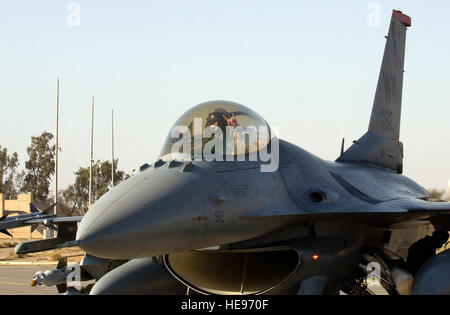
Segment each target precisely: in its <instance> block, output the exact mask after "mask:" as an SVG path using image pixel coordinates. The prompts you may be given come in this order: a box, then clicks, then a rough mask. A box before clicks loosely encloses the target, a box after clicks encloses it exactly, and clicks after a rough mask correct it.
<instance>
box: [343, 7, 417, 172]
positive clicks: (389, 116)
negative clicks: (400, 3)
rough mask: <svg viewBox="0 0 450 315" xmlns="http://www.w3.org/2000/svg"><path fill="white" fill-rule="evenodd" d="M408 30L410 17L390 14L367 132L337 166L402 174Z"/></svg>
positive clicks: (394, 12)
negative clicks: (361, 166) (348, 164)
mask: <svg viewBox="0 0 450 315" xmlns="http://www.w3.org/2000/svg"><path fill="white" fill-rule="evenodd" d="M410 26H411V18H410V17H409V16H407V15H405V14H403V13H402V12H401V11H396V10H394V11H393V13H392V19H391V24H390V27H389V35H388V37H387V42H386V48H385V51H384V56H383V62H382V64H381V71H380V76H379V79H378V86H377V91H376V93H375V100H374V103H373V108H372V115H371V117H370V124H369V130H368V132H367V133H366V134H365V135H364V136H362V138H361V139H359V140H358V141H356V142H355V144H354V145H352V146H351V147H350V148H349V149H348V150H347V151H346V152H345V153H344V154H342V155H341V157H339V158H338V159H337V161H338V162H355V163H364V164H371V165H375V166H379V167H383V168H387V169H391V170H394V171H396V172H398V173H402V172H403V144H402V143H401V142H400V141H399V139H400V117H401V109H402V92H403V72H404V63H405V46H406V30H407V27H410Z"/></svg>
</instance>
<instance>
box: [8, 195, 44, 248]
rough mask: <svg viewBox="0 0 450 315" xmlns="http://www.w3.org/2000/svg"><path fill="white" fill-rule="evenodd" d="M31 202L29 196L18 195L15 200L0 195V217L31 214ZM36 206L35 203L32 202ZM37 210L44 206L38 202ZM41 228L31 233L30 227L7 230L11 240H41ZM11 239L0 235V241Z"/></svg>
mask: <svg viewBox="0 0 450 315" xmlns="http://www.w3.org/2000/svg"><path fill="white" fill-rule="evenodd" d="M31 202H32V196H31V194H19V195H18V196H17V199H12V200H9V199H5V195H4V194H0V217H2V216H4V215H8V216H10V217H12V216H15V215H20V214H26V213H31V211H30V203H31ZM34 204H36V202H34ZM36 205H37V206H38V207H39V208H41V207H42V206H44V207H45V204H43V203H41V202H39V203H38V204H36ZM43 231H44V229H43V228H42V227H38V228H37V229H36V230H34V231H33V233H31V226H25V227H21V228H17V229H11V230H8V232H9V233H11V235H12V239H29V240H31V239H42V238H43V236H44V235H43ZM4 239H11V237H10V236H8V235H6V234H3V233H0V240H4Z"/></svg>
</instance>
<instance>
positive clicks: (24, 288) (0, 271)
mask: <svg viewBox="0 0 450 315" xmlns="http://www.w3.org/2000/svg"><path fill="white" fill-rule="evenodd" d="M55 266H56V265H55ZM52 268H54V267H53V266H51V265H43V266H37V265H31V266H7V265H3V266H0V295H55V294H58V291H56V288H55V287H45V286H38V287H32V286H31V285H30V281H31V279H32V278H33V275H34V274H35V273H36V272H37V271H40V270H41V271H44V270H48V269H52Z"/></svg>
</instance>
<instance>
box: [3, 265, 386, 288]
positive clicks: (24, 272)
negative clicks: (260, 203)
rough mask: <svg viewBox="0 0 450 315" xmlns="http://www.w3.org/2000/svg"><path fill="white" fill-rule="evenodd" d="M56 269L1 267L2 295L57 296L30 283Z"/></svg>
mask: <svg viewBox="0 0 450 315" xmlns="http://www.w3.org/2000/svg"><path fill="white" fill-rule="evenodd" d="M52 268H54V267H52V266H50V265H43V266H36V265H31V266H13V265H10V266H8V265H3V266H0V295H57V294H58V292H57V291H56V288H55V287H45V286H39V287H32V286H30V281H31V279H32V277H33V275H34V273H35V272H37V271H39V270H42V271H44V270H48V269H52ZM370 289H371V290H372V291H373V292H374V293H375V294H376V295H385V294H386V291H384V289H383V288H382V287H381V286H372V287H370Z"/></svg>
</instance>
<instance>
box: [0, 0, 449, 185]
mask: <svg viewBox="0 0 450 315" xmlns="http://www.w3.org/2000/svg"><path fill="white" fill-rule="evenodd" d="M373 2H374V3H375V7H379V8H380V11H379V12H380V16H379V17H380V23H378V25H377V23H376V22H375V23H373V20H371V21H372V23H368V22H367V19H368V16H369V15H370V14H373V13H376V12H375V11H374V9H370V10H368V8H369V7H370V8H374V6H373ZM70 3H71V1H64V0H40V1H37V0H27V1H24V0H21V1H5V0H3V1H1V2H0V21H1V26H2V27H0V51H1V55H0V71H1V74H0V109H1V112H0V145H2V146H3V147H7V148H8V150H9V151H10V152H13V151H17V152H18V153H19V158H20V161H21V167H24V163H25V160H26V159H27V154H26V147H27V146H28V145H29V144H30V137H31V136H32V135H39V134H40V133H42V132H43V131H44V130H46V131H50V132H54V129H55V88H56V78H60V79H61V105H60V145H61V147H62V153H61V154H60V183H61V185H60V186H61V187H62V188H64V187H65V186H67V185H68V184H70V183H71V182H72V181H73V180H74V174H73V173H74V172H75V171H76V170H77V168H78V167H79V166H88V164H89V145H90V144H89V139H90V138H89V137H90V136H89V134H90V99H91V97H92V96H93V95H95V97H96V112H95V140H94V141H95V148H94V155H95V158H96V159H102V160H105V159H109V158H110V146H111V140H110V128H111V122H110V116H111V109H114V110H115V116H116V120H115V126H116V129H115V133H116V156H117V157H118V158H119V167H120V168H121V169H123V170H125V171H127V172H130V171H131V170H132V169H134V168H137V167H139V166H140V165H142V164H144V163H146V162H149V163H151V162H153V161H154V160H155V159H156V158H157V156H158V154H159V152H160V149H161V147H162V144H163V141H164V138H165V136H166V134H167V133H168V131H169V129H170V127H171V125H172V124H173V123H174V122H175V120H176V119H177V118H178V117H179V116H180V115H181V114H182V113H183V112H185V111H186V110H187V109H188V108H190V107H191V106H194V105H196V104H199V103H202V102H204V101H209V100H216V99H225V100H230V101H235V102H238V103H241V104H244V105H246V106H249V107H251V108H252V109H254V110H255V111H257V112H259V113H260V114H261V115H262V116H263V117H265V118H266V119H267V120H268V121H269V123H271V124H272V125H274V126H275V125H276V126H279V128H280V137H281V138H283V139H285V140H288V141H291V142H293V143H295V144H297V145H299V146H301V147H303V148H305V149H306V150H308V151H311V152H312V153H314V154H316V155H318V156H319V157H321V158H324V159H328V160H334V159H335V158H336V157H337V156H338V154H339V150H340V141H341V138H342V137H345V138H346V140H347V145H349V144H350V143H351V141H352V140H353V139H357V138H359V137H360V136H361V135H362V134H364V133H365V131H366V130H367V127H368V122H369V117H370V112H371V107H372V102H373V98H374V93H375V88H376V83H377V80H378V74H379V68H380V64H381V59H382V54H383V51H384V44H385V38H384V35H386V34H387V30H388V24H389V20H390V16H391V12H392V9H393V8H396V9H402V10H403V11H404V13H406V14H408V15H410V16H411V17H412V20H413V27H412V28H411V29H410V30H409V31H408V37H407V53H406V65H405V68H406V75H405V85H404V99H403V115H402V129H401V140H402V142H403V143H404V148H405V161H404V164H405V175H407V176H409V177H411V178H413V179H414V180H416V181H418V182H419V183H420V184H421V185H423V186H424V187H426V188H432V187H436V188H440V189H445V188H447V183H448V180H449V179H450V123H449V119H450V19H449V16H450V2H449V1H448V0H433V1H422V0H391V1H356V0H346V1H344V0H341V1H338V0H322V1H300V0H295V1H294V0H283V1H275V0H164V1H162V0H159V1H155V0H153V1H149V0H145V1H144V0H143V1H138V0H133V1H111V0H109V1H100V0H89V1H88V0H80V1H78V2H77V3H78V4H79V7H80V9H81V10H80V15H79V17H80V19H79V22H80V23H79V26H77V23H76V22H77V20H76V19H69V21H70V23H68V22H67V19H68V17H69V18H73V17H74V15H73V14H75V13H76V9H74V7H75V8H76V5H75V6H73V5H72V6H69V8H71V10H68V9H67V8H68V5H69V4H70ZM375 10H376V9H375ZM74 24H75V25H74ZM374 24H375V25H374Z"/></svg>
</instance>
